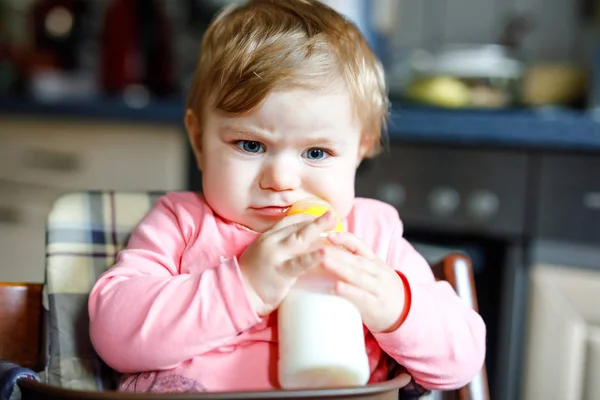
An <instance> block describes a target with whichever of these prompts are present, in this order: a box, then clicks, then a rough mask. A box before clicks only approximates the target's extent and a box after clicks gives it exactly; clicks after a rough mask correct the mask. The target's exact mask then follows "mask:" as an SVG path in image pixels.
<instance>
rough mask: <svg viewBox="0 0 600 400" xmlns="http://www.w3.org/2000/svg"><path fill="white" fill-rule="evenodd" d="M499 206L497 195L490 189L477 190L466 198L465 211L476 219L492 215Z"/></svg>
mask: <svg viewBox="0 0 600 400" xmlns="http://www.w3.org/2000/svg"><path fill="white" fill-rule="evenodd" d="M499 208H500V200H499V199H498V196H497V195H496V194H495V193H494V192H492V191H490V190H477V191H475V192H473V193H472V194H471V195H470V196H469V199H468V200H467V213H468V214H469V215H470V216H471V217H473V218H476V219H488V218H491V217H493V216H494V215H495V214H496V213H497V212H498V209H499Z"/></svg>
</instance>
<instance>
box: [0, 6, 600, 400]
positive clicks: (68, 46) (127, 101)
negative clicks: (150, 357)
mask: <svg viewBox="0 0 600 400" xmlns="http://www.w3.org/2000/svg"><path fill="white" fill-rule="evenodd" d="M231 2H234V1H232V0H229V1H227V0H167V1H158V0H88V1H84V0H38V1H36V0H0V280H3V281H30V282H41V281H43V279H44V273H43V268H44V221H45V217H46V215H47V214H48V211H49V209H50V207H51V205H52V202H53V201H54V200H55V199H56V198H57V197H58V196H60V195H61V194H62V193H65V192H69V191H75V190H106V189H112V190H124V191H139V190H158V191H162V190H201V187H200V179H199V174H198V172H197V171H196V168H195V165H194V160H193V158H192V156H191V152H190V149H189V146H188V144H187V142H186V138H185V135H184V133H183V129H182V117H183V113H184V108H183V104H184V101H185V93H186V91H187V89H188V87H189V85H190V80H191V76H192V73H193V68H194V63H195V60H196V57H197V50H198V48H199V42H200V37H201V36H202V33H203V31H204V30H205V28H206V26H207V24H208V23H209V21H210V19H211V18H212V16H213V15H214V13H215V12H216V10H218V9H219V8H220V7H222V6H223V5H225V4H227V3H231ZM327 3H329V4H330V5H332V6H334V7H336V8H337V9H338V10H340V11H341V12H343V13H344V14H346V15H347V16H348V18H350V19H352V20H353V21H355V22H356V23H357V25H358V26H359V27H360V28H361V30H362V31H363V32H364V33H365V35H366V36H367V38H368V40H369V42H370V43H371V45H372V46H373V48H374V49H375V51H376V52H377V53H378V55H379V56H380V57H381V59H382V60H383V61H384V63H385V67H386V70H387V77H388V83H389V87H390V96H391V98H392V100H393V107H392V117H391V120H390V123H389V142H390V146H389V150H388V151H386V152H385V154H383V155H381V156H380V157H378V158H377V159H374V160H370V161H367V162H365V163H364V164H363V165H362V166H361V168H360V171H359V173H358V178H357V186H356V190H357V193H358V195H360V196H370V197H375V198H379V199H382V200H384V201H387V202H389V203H391V204H393V205H394V206H396V207H397V208H398V209H399V211H400V213H401V216H402V218H403V221H404V223H405V229H406V236H407V237H408V238H409V240H411V242H413V243H414V244H415V246H416V247H417V248H418V249H419V250H420V251H421V252H422V253H423V254H424V255H425V256H426V257H427V258H428V259H429V260H430V261H432V262H433V261H435V260H437V259H439V258H440V257H442V256H443V255H444V254H446V253H448V252H449V251H462V252H466V253H467V254H469V256H470V257H471V259H472V261H473V266H474V269H475V276H476V285H477V290H478V301H479V306H480V309H481V313H482V315H483V317H484V319H485V320H486V323H487V326H488V357H487V371H488V376H489V379H490V386H491V392H492V399H507V400H513V399H519V398H523V399H527V400H538V399H585V400H598V399H600V157H598V154H599V153H600V125H599V118H600V81H599V78H600V1H599V0H337V1H334V0H329V1H327ZM440 334H443V333H442V332H440Z"/></svg>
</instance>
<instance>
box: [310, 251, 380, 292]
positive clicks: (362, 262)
mask: <svg viewBox="0 0 600 400" xmlns="http://www.w3.org/2000/svg"><path fill="white" fill-rule="evenodd" d="M324 253H325V254H324V255H323V259H322V261H321V265H322V266H323V268H324V269H325V270H327V271H329V272H330V273H332V274H334V275H335V276H337V277H338V278H339V279H341V280H342V281H344V282H347V283H349V284H351V285H353V286H357V287H359V288H361V289H364V290H366V291H367V292H369V293H371V294H373V295H377V293H378V292H379V291H380V289H381V283H380V282H379V281H378V280H377V278H376V277H375V276H373V275H372V274H371V273H370V271H371V270H373V268H370V263H371V262H370V261H369V260H368V259H365V258H362V257H360V256H357V255H354V254H351V253H348V252H347V251H345V250H342V249H336V248H327V249H326V250H325V251H324Z"/></svg>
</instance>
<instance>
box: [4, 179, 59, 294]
mask: <svg viewBox="0 0 600 400" xmlns="http://www.w3.org/2000/svg"><path fill="white" fill-rule="evenodd" d="M60 194H61V192H60V191H59V190H49V189H46V188H41V187H33V186H30V185H18V184H10V183H7V182H4V181H0V282H43V281H44V266H45V241H46V238H45V236H46V218H47V216H48V213H49V211H50V208H51V207H52V203H53V202H54V200H55V199H56V198H58V197H59V196H60Z"/></svg>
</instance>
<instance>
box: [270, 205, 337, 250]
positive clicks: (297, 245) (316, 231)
mask: <svg viewBox="0 0 600 400" xmlns="http://www.w3.org/2000/svg"><path fill="white" fill-rule="evenodd" d="M335 224H336V220H335V217H334V215H333V213H332V212H330V211H328V212H326V213H325V214H323V215H322V216H320V217H319V218H317V219H316V220H315V221H314V222H312V223H307V224H302V225H300V224H299V225H297V226H295V228H296V229H290V231H289V234H288V235H287V237H285V238H284V239H283V242H284V244H285V245H286V246H288V247H289V248H290V250H291V251H294V252H298V251H305V250H306V249H308V248H310V247H311V246H312V245H314V243H315V241H316V240H318V239H319V238H320V237H321V234H322V233H323V232H325V231H328V230H330V229H333V228H334V227H335ZM281 232H282V233H284V231H283V230H282V231H281ZM285 233H288V231H287V230H286V231H285Z"/></svg>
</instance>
